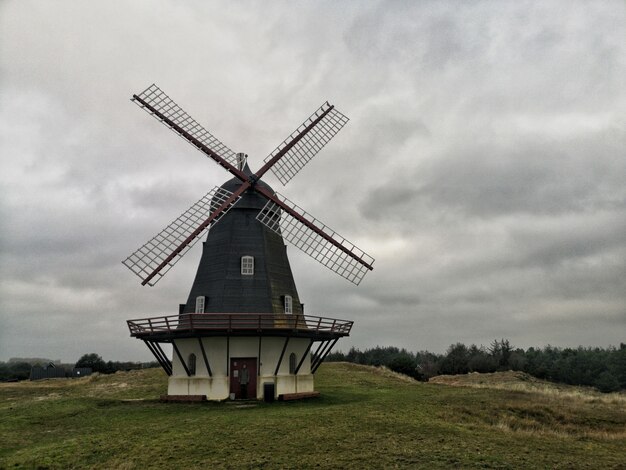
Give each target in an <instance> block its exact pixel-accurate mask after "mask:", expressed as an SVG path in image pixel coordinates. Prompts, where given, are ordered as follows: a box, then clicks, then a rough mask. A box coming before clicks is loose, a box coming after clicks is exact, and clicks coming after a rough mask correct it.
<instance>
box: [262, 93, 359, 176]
mask: <svg viewBox="0 0 626 470" xmlns="http://www.w3.org/2000/svg"><path fill="white" fill-rule="evenodd" d="M329 108H331V105H330V104H329V103H328V101H327V102H326V103H324V104H323V105H322V106H320V107H319V108H318V109H317V110H316V111H315V112H314V113H313V114H311V116H309V118H308V119H307V120H306V121H304V122H303V123H302V124H301V125H300V126H299V127H298V128H297V129H296V130H295V131H293V132H292V133H291V134H290V135H289V137H287V138H286V139H285V140H284V141H283V142H281V143H280V145H278V147H276V148H275V149H274V151H273V152H272V153H270V154H269V155H268V156H267V157H266V158H265V160H263V161H264V162H265V163H267V162H268V161H270V160H271V159H272V158H274V156H275V155H276V154H277V153H278V152H280V151H281V150H282V149H283V148H284V147H285V146H286V145H287V144H289V143H290V142H291V141H292V140H293V139H294V138H295V137H296V136H297V135H298V134H299V133H300V132H302V130H303V129H305V128H306V127H307V126H309V125H310V124H311V123H312V122H313V121H315V119H317V118H318V117H319V116H320V115H321V114H323V113H324V112H325V111H326V110H328V109H329ZM348 121H349V119H348V118H347V117H346V116H344V115H343V114H342V113H341V112H339V111H338V110H337V108H334V107H333V108H332V109H331V110H330V112H329V113H328V114H327V115H326V116H324V117H323V118H322V120H321V121H320V122H318V123H317V125H316V126H315V127H313V129H311V130H310V131H309V132H308V133H307V134H306V135H305V136H304V137H303V138H302V139H300V141H299V142H297V143H296V144H295V145H294V146H293V147H292V148H291V149H289V151H288V152H287V153H286V154H285V155H284V156H283V157H282V158H281V159H280V160H279V161H278V162H276V163H275V164H274V166H273V167H272V168H271V170H272V173H274V176H276V178H278V180H279V181H280V182H281V183H282V184H283V186H284V185H286V184H287V183H288V182H289V181H291V179H292V178H293V177H294V176H295V175H296V174H297V173H298V172H299V171H300V170H301V169H302V168H304V166H305V165H306V164H307V163H309V161H310V160H311V159H312V158H313V157H314V156H315V155H316V154H317V153H318V152H319V151H320V150H322V148H323V147H324V146H325V145H326V144H327V143H328V142H329V141H330V139H332V138H333V137H334V136H335V135H336V134H337V133H338V132H339V131H340V130H341V128H342V127H343V126H345V125H346V123H347V122H348Z"/></svg>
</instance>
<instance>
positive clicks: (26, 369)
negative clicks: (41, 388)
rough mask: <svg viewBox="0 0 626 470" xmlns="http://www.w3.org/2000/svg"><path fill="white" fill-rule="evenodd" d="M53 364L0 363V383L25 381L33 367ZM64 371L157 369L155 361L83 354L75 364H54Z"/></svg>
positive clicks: (104, 371) (34, 361) (38, 361)
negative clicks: (134, 360) (80, 369)
mask: <svg viewBox="0 0 626 470" xmlns="http://www.w3.org/2000/svg"><path fill="white" fill-rule="evenodd" d="M50 362H53V361H49V360H46V359H37V360H18V361H14V360H11V361H9V362H2V361H0V381H3V382H6V381H15V380H27V379H28V378H29V377H30V370H31V369H32V367H33V366H46V365H47V364H48V363H50ZM55 366H56V367H61V368H64V369H66V370H71V369H73V368H79V367H89V368H91V370H92V371H93V372H100V373H102V374H113V373H115V372H117V371H118V370H132V369H146V368H150V367H158V366H159V364H158V363H157V362H156V361H153V362H131V361H123V362H120V361H105V360H104V359H102V357H100V356H99V355H98V354H96V353H89V354H84V355H83V356H81V357H80V358H79V359H78V361H77V362H76V363H75V364H55Z"/></svg>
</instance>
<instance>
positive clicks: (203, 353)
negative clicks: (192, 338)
mask: <svg viewBox="0 0 626 470" xmlns="http://www.w3.org/2000/svg"><path fill="white" fill-rule="evenodd" d="M198 343H200V349H201V350H202V357H203V358H204V365H205V366H206V371H207V372H208V373H209V377H213V373H212V372H211V366H210V365H209V359H208V358H207V357H206V351H205V350H204V344H203V343H202V338H201V337H200V336H198Z"/></svg>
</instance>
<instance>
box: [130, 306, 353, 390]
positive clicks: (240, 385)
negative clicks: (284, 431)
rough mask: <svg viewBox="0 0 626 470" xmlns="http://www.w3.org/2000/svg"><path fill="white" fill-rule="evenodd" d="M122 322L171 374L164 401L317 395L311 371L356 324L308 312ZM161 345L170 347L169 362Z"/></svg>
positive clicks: (194, 315) (196, 315)
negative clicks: (305, 313) (306, 313)
mask: <svg viewBox="0 0 626 470" xmlns="http://www.w3.org/2000/svg"><path fill="white" fill-rule="evenodd" d="M127 323H128V328H129V330H130V334H131V336H133V337H135V338H138V339H141V340H142V341H143V342H144V343H145V344H146V346H148V348H149V349H150V351H151V352H152V354H154V356H155V358H156V359H157V361H158V362H159V364H161V367H162V368H163V370H164V371H165V373H166V374H167V375H169V376H170V378H169V384H168V395H167V396H166V397H165V398H166V399H167V400H172V401H177V400H178V399H181V400H185V401H196V400H198V399H208V400H225V399H228V398H230V399H258V400H262V399H264V400H266V401H271V400H273V399H275V398H278V399H297V398H307V397H308V396H313V395H315V394H317V392H315V391H314V380H313V374H315V371H316V370H317V368H318V367H319V366H320V364H321V363H322V362H323V361H324V359H325V358H326V356H327V355H328V354H329V353H330V351H331V350H332V348H333V347H334V345H335V344H336V343H337V341H338V340H339V339H340V338H342V337H344V336H348V335H349V334H350V330H351V328H352V323H353V322H352V321H348V320H338V319H335V318H325V317H317V316H311V315H291V314H281V315H278V314H247V313H210V314H204V313H185V314H180V315H170V316H165V317H152V318H143V319H138V320H128V321H127ZM161 344H170V345H171V346H172V360H171V361H170V359H169V358H168V356H167V354H166V353H165V352H164V351H163V349H162V347H161ZM314 344H316V347H313V345H314ZM268 394H272V395H273V396H270V395H268ZM185 397H187V399H185Z"/></svg>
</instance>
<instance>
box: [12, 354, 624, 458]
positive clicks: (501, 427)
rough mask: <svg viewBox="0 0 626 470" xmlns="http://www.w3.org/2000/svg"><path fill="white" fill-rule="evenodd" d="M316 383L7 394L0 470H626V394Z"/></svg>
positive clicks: (137, 376) (84, 385)
mask: <svg viewBox="0 0 626 470" xmlns="http://www.w3.org/2000/svg"><path fill="white" fill-rule="evenodd" d="M316 380H317V382H316V388H317V390H319V391H320V392H322V397H321V398H319V399H315V400H310V401H302V402H287V403H274V404H264V403H259V404H250V403H243V404H235V403H204V404H163V403H160V402H159V401H157V400H156V397H158V396H159V395H160V394H162V393H164V392H165V390H166V382H167V379H166V376H165V374H163V372H161V371H160V370H158V369H149V370H143V371H133V372H127V373H117V374H114V375H110V376H92V377H86V378H82V379H73V380H72V379H53V380H47V381H41V382H22V383H16V384H0V468H16V467H18V468H19V467H26V468H72V467H92V468H103V469H105V468H106V469H110V468H122V469H133V468H158V467H163V468H169V467H173V466H178V467H180V468H312V467H321V468H392V467H400V468H402V467H405V468H451V467H463V468H593V469H598V468H602V469H607V468H626V397H625V396H624V395H617V394H611V395H599V394H595V393H593V392H589V391H586V390H583V389H574V388H573V387H560V388H558V387H555V388H550V387H547V386H546V387H547V388H546V387H544V386H543V385H542V384H534V385H531V386H525V384H526V385H527V383H530V382H532V381H529V380H527V379H525V378H524V377H521V378H520V377H518V378H517V379H516V378H515V377H514V376H510V375H509V376H507V375H506V374H505V375H498V374H483V375H479V374H472V375H471V376H465V377H464V378H459V377H456V378H441V377H439V378H436V379H435V380H434V382H445V381H448V382H450V384H449V385H447V384H444V383H426V384H424V383H418V382H414V381H412V380H410V379H407V378H405V377H404V376H399V375H396V374H394V373H391V372H389V371H386V370H384V369H376V368H373V367H367V366H358V365H354V364H347V363H329V364H324V365H323V366H322V367H321V368H320V370H319V371H318V374H317V379H316ZM463 380H465V381H466V383H465V384H463V383H462V381H463ZM520 384H522V385H520ZM459 385H465V386H459Z"/></svg>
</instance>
